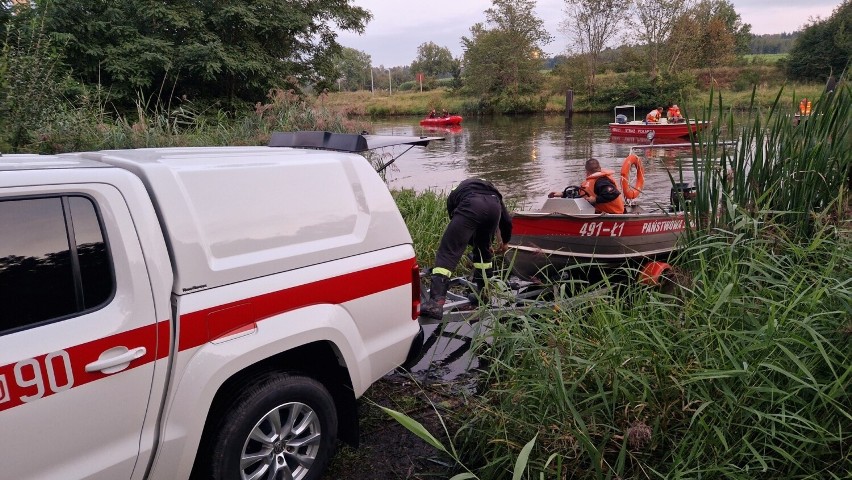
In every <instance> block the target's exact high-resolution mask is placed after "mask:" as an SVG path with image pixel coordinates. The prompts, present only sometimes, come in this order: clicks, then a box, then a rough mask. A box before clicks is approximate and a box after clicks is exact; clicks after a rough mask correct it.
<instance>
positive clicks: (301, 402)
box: [210, 374, 337, 480]
mask: <svg viewBox="0 0 852 480" xmlns="http://www.w3.org/2000/svg"><path fill="white" fill-rule="evenodd" d="M223 415H224V417H223V419H222V421H221V423H220V427H219V429H218V431H217V432H216V433H215V435H214V441H213V450H212V455H211V458H210V462H211V463H210V472H211V473H212V478H214V479H217V480H234V479H241V480H249V479H252V480H254V479H258V480H259V479H270V480H272V479H285V478H288V479H289V478H293V479H294V480H310V479H318V478H320V476H321V475H322V473H323V471H324V470H325V467H326V465H327V464H328V461H329V459H330V458H331V456H332V454H333V453H334V447H335V444H336V441H337V411H336V409H335V407H334V400H333V399H332V397H331V395H330V394H329V393H328V390H327V389H326V388H325V387H324V386H323V385H322V384H321V383H320V382H318V381H316V380H314V379H312V378H308V377H303V376H299V375H291V374H277V375H272V376H268V377H265V378H264V379H262V380H261V381H259V382H257V383H255V384H254V385H252V386H251V387H249V388H247V389H246V390H245V391H244V392H243V393H242V394H240V395H239V396H238V397H237V399H236V401H235V402H234V403H233V404H232V406H231V408H230V409H228V410H227V411H225V412H224V414H223Z"/></svg>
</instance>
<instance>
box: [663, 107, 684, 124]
mask: <svg viewBox="0 0 852 480" xmlns="http://www.w3.org/2000/svg"><path fill="white" fill-rule="evenodd" d="M666 118H668V120H669V123H680V122H682V121H683V116H681V114H680V108H679V107H678V106H677V104H674V105H672V106H671V107H669V111H668V113H666Z"/></svg>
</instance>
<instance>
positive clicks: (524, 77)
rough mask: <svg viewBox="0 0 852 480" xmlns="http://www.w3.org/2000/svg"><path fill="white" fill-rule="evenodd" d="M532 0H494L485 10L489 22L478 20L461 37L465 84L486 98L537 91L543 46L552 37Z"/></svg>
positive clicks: (512, 95) (541, 80) (541, 79)
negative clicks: (536, 13)
mask: <svg viewBox="0 0 852 480" xmlns="http://www.w3.org/2000/svg"><path fill="white" fill-rule="evenodd" d="M534 8H535V2H534V1H533V0H493V2H492V7H491V8H489V9H487V10H486V11H485V18H486V20H487V25H488V26H489V27H491V28H486V25H483V24H481V23H477V24H475V25H474V26H472V27H471V28H470V33H471V36H470V37H462V45H463V47H464V59H463V65H464V73H463V78H464V82H465V86H466V88H468V89H469V90H470V91H471V92H472V93H475V94H477V95H481V96H483V97H484V99H486V100H490V99H493V98H494V97H497V96H505V97H507V98H517V97H519V96H523V95H528V94H531V93H534V92H537V91H538V89H539V86H540V85H541V83H542V82H543V77H542V75H541V73H540V72H539V70H540V68H541V65H542V62H543V59H542V58H541V49H542V48H543V47H544V45H546V44H548V43H550V42H551V40H552V37H551V36H550V34H549V33H547V31H546V30H545V29H544V23H543V22H542V21H541V19H539V18H538V17H536V15H535V13H534V12H533V9H534Z"/></svg>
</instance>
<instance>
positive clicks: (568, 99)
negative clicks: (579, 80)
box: [565, 89, 574, 118]
mask: <svg viewBox="0 0 852 480" xmlns="http://www.w3.org/2000/svg"><path fill="white" fill-rule="evenodd" d="M573 116H574V90H570V89H569V90H568V91H567V92H565V118H571V117H573Z"/></svg>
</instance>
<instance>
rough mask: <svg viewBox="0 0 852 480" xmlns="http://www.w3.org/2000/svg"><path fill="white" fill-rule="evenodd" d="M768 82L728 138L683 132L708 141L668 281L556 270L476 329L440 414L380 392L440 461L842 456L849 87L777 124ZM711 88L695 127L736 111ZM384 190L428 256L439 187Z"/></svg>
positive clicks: (848, 376) (849, 375)
mask: <svg viewBox="0 0 852 480" xmlns="http://www.w3.org/2000/svg"><path fill="white" fill-rule="evenodd" d="M781 97H782V95H781V93H778V94H777V97H776V102H775V103H774V104H773V105H772V106H771V108H770V109H769V111H768V112H767V113H766V114H765V115H755V116H754V117H753V118H752V119H751V122H750V123H748V124H747V125H746V126H745V127H742V128H741V130H740V131H739V132H738V135H737V137H738V138H739V141H738V143H737V146H736V148H735V149H733V150H720V151H715V150H716V149H718V148H720V147H719V146H716V145H715V144H714V143H713V142H711V143H710V145H713V146H710V147H705V148H707V149H708V150H710V151H706V150H705V151H702V150H700V149H696V150H695V152H694V154H695V156H696V157H697V158H700V157H704V156H705V155H706V156H707V157H709V158H714V157H717V158H720V161H719V163H716V164H713V163H709V162H694V164H695V165H696V167H695V168H696V169H697V171H696V172H694V173H695V178H698V179H700V180H699V181H698V182H697V186H698V191H699V192H700V195H699V199H698V200H697V201H696V202H694V203H693V204H692V205H691V207H690V210H689V211H688V212H687V214H688V216H689V218H690V219H692V225H693V228H692V229H691V230H690V232H689V235H688V239H687V242H686V244H685V245H684V248H683V249H682V251H681V252H680V254H679V255H678V256H677V258H675V259H674V262H673V263H674V266H675V274H674V275H673V276H672V278H671V280H672V281H673V282H675V283H676V288H674V289H671V290H668V293H664V292H662V291H657V290H654V289H651V288H648V287H645V286H640V285H627V286H623V288H618V289H613V288H606V289H603V290H601V287H602V286H603V287H607V286H608V285H606V281H604V285H601V284H594V285H590V284H583V283H577V282H574V283H569V284H566V285H564V286H563V288H562V289H561V290H557V291H561V292H562V294H560V295H557V296H556V298H555V299H553V302H552V306H548V307H536V308H530V309H528V310H527V311H525V312H523V313H522V314H520V315H519V316H517V317H516V318H511V319H505V318H504V319H501V321H499V322H497V323H495V324H494V328H493V329H492V331H491V332H490V335H489V339H488V341H487V342H486V341H484V339H480V343H479V345H478V348H477V350H478V352H479V355H481V356H482V357H483V358H484V359H485V362H484V363H485V365H488V366H487V367H486V368H485V370H484V371H483V372H482V376H483V378H482V382H483V384H484V385H485V387H484V389H483V391H482V393H481V394H478V395H472V396H471V397H470V398H468V399H467V405H466V408H464V409H460V410H459V409H457V410H454V411H452V412H447V413H445V414H444V415H445V416H448V417H450V418H449V419H448V420H450V422H449V423H451V424H458V425H461V426H460V427H459V428H458V429H457V430H456V431H455V432H450V431H449V430H446V429H445V431H444V432H427V431H425V429H423V427H422V426H421V425H420V424H418V423H417V422H415V421H413V420H411V419H410V418H407V417H405V416H404V415H400V414H398V413H396V412H390V413H391V414H392V415H394V417H395V418H397V419H398V420H399V421H400V422H402V423H403V424H404V425H405V426H406V427H407V428H409V429H411V430H412V431H414V432H415V433H417V434H418V435H420V436H421V438H423V439H424V440H425V441H427V442H428V443H430V444H432V445H433V446H435V447H436V448H437V449H439V450H441V451H444V452H446V453H447V454H449V455H450V456H451V457H452V458H454V459H456V460H457V461H458V463H459V472H460V473H458V474H457V475H456V476H455V477H453V478H454V479H456V480H461V479H465V478H483V479H491V478H509V477H510V476H511V477H512V478H595V479H597V478H601V479H603V478H743V479H755V478H765V479H770V478H773V479H775V478H837V479H840V478H848V477H849V476H850V474H852V460H851V459H852V457H851V456H850V455H852V453H850V441H852V413H850V412H852V408H850V407H852V397H850V394H852V393H850V392H852V354H850V352H852V348H851V347H852V345H850V343H852V342H850V339H851V338H852V225H850V216H849V213H850V201H849V197H848V195H849V190H850V187H852V154H850V152H851V151H852V144H850V133H849V132H850V125H849V124H850V118H852V111H850V110H852V107H850V105H852V98H850V88H849V85H848V84H847V83H844V84H843V86H842V87H841V88H839V89H838V90H836V91H835V93H834V94H831V95H823V96H822V97H820V99H819V100H818V101H817V102H816V106H815V109H814V113H813V115H812V116H811V117H810V118H808V119H807V120H806V121H805V122H803V123H802V124H800V125H798V126H794V125H793V124H792V122H791V119H790V117H789V116H788V115H786V114H785V112H786V109H784V108H782V107H781V106H780V105H779V101H778V99H780V98H781ZM721 104H722V101H721V99H720V98H718V97H716V98H715V103H714V101H713V99H712V97H711V103H710V104H709V106H708V107H707V111H706V112H705V114H706V116H707V118H710V117H711V116H714V115H715V121H714V129H713V131H712V132H711V138H712V139H713V140H721V139H722V138H721V135H722V133H721V129H720V126H722V125H726V126H728V127H729V129H730V130H733V129H734V128H733V118H732V116H731V115H730V114H727V115H726V114H724V113H723V111H724V110H723V109H720V108H718V105H721ZM714 105H715V106H714ZM677 176H678V175H677V173H675V174H674V175H673V181H675V180H677V178H675V177H677ZM398 198H399V199H401V200H403V202H402V204H403V206H404V208H403V209H402V211H403V212H404V214H406V215H407V216H408V218H410V219H411V220H412V222H411V223H409V228H410V229H411V230H412V232H413V234H414V235H415V236H419V240H421V242H418V256H419V258H420V260H421V262H422V263H427V264H428V262H429V259H431V256H432V255H434V246H435V242H436V241H437V238H438V237H437V236H435V233H434V232H433V231H434V230H436V229H438V228H439V227H440V226H441V225H442V223H443V220H442V219H443V217H444V216H445V214H444V213H443V209H442V208H441V207H442V201H441V198H438V197H436V196H435V194H434V193H432V192H426V193H423V194H421V195H420V196H417V195H415V194H413V193H410V192H408V193H405V192H403V193H401V194H398ZM421 204H422V205H421ZM424 205H425V206H424ZM424 225H425V226H427V227H426V228H423V230H424V231H423V232H418V230H419V229H420V227H419V226H424ZM626 273H627V275H628V276H630V277H633V278H635V277H636V274H637V272H626ZM593 291H594V292H596V294H595V295H588V293H589V292H593ZM601 292H604V293H601ZM439 433H440V434H441V435H438V434H439ZM436 435H438V436H436ZM438 437H441V438H442V439H439V438H438Z"/></svg>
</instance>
